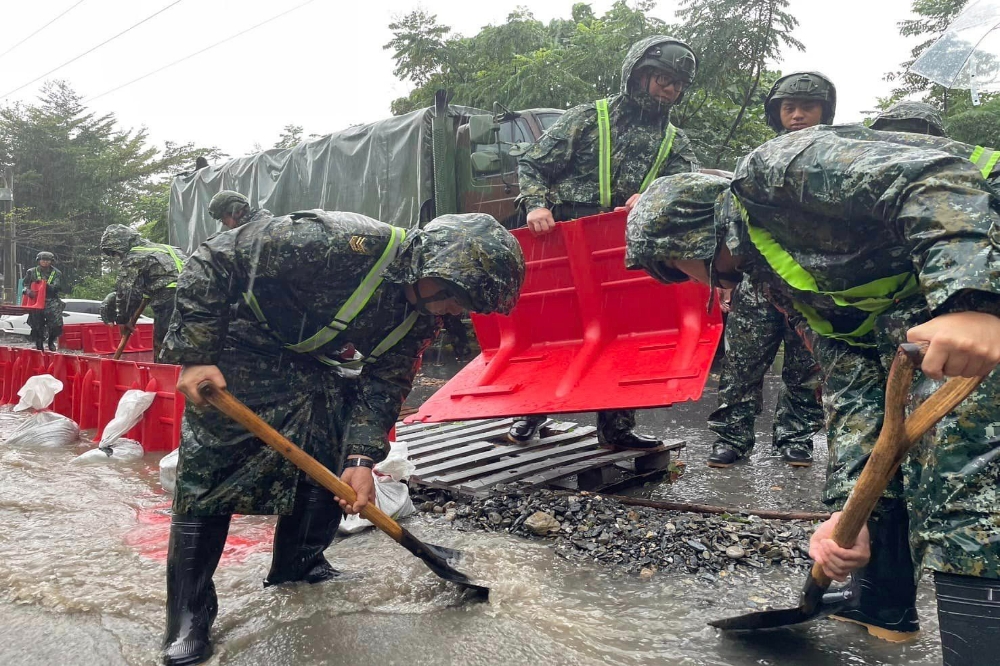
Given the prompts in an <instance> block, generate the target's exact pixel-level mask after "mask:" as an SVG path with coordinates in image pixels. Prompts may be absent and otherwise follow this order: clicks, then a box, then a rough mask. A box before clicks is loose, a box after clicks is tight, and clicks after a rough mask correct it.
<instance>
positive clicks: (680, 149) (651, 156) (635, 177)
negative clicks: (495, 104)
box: [517, 35, 698, 214]
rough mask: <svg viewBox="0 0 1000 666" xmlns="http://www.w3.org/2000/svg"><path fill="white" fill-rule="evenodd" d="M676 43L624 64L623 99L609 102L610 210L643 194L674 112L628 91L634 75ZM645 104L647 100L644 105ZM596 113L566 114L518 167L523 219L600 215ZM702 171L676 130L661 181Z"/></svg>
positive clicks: (638, 48)
mask: <svg viewBox="0 0 1000 666" xmlns="http://www.w3.org/2000/svg"><path fill="white" fill-rule="evenodd" d="M672 39H673V38H668V37H664V36H662V35H657V36H653V37H648V38H646V39H644V40H642V41H640V42H638V43H636V44H635V45H634V46H633V47H632V48H631V49H629V51H628V54H627V55H626V56H625V62H624V63H623V64H622V84H621V93H620V94H618V95H614V96H612V97H611V98H609V102H608V115H609V119H610V125H611V205H612V207H615V206H623V205H624V204H625V202H626V201H627V200H628V198H629V197H630V196H632V195H633V194H635V193H636V192H638V191H639V188H640V186H641V185H642V182H643V180H644V179H645V178H646V174H647V173H649V170H650V168H651V167H652V166H653V163H654V162H655V161H656V156H657V153H658V151H659V149H660V144H661V142H662V141H663V138H664V135H665V133H666V131H667V128H668V125H669V123H670V107H665V106H659V105H656V104H650V103H649V102H650V101H652V100H651V99H650V98H649V96H648V95H647V94H645V93H633V92H631V91H630V90H629V79H630V78H631V76H632V70H633V69H634V68H635V66H636V65H637V64H638V63H639V61H640V60H641V59H642V57H643V54H644V53H645V52H646V51H647V50H648V49H649V48H650V47H652V46H655V45H656V44H659V43H660V42H664V41H670V40H672ZM642 98H644V99H642ZM598 139H599V133H598V129H597V108H596V107H595V105H594V104H593V103H590V104H581V105H579V106H575V107H573V108H572V109H570V110H568V111H567V112H566V113H564V114H563V115H562V116H561V117H560V118H559V120H557V121H556V122H555V123H554V124H553V125H552V126H551V127H550V128H549V129H548V131H547V132H545V134H544V135H543V136H542V137H541V138H540V139H539V140H538V142H537V143H535V144H534V145H533V146H532V147H531V148H530V149H528V151H527V152H526V153H525V154H524V155H523V156H522V157H521V159H520V160H519V162H518V185H519V187H520V190H521V192H520V194H519V195H518V199H517V201H518V204H519V205H520V206H523V208H524V211H525V213H530V212H531V211H533V210H535V209H536V208H550V209H555V208H557V207H559V206H570V207H573V205H574V204H575V205H576V206H575V207H577V208H579V209H580V211H581V213H580V214H590V213H596V212H598V211H599V209H600V200H601V197H600V184H599V182H600V181H599V172H598V158H599V152H598ZM697 169H698V159H697V158H696V157H695V155H694V152H693V150H692V149H691V142H690V140H689V139H688V138H687V136H686V135H685V134H684V132H683V131H681V130H677V134H676V136H675V137H674V140H673V144H672V147H671V150H670V154H669V156H668V157H667V159H666V161H664V163H663V165H662V166H661V167H660V170H659V173H658V174H656V175H658V176H667V175H671V174H675V173H686V172H690V171H696V170H697Z"/></svg>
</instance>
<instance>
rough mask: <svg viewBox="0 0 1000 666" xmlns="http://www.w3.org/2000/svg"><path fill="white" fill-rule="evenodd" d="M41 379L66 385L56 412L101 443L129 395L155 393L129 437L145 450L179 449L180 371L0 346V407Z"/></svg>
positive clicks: (163, 367) (57, 395)
mask: <svg viewBox="0 0 1000 666" xmlns="http://www.w3.org/2000/svg"><path fill="white" fill-rule="evenodd" d="M41 374H50V375H52V376H53V377H55V378H56V379H58V380H60V381H61V382H62V383H63V390H62V391H61V392H59V393H58V394H56V398H55V401H54V402H53V404H52V409H53V411H55V412H57V413H59V414H63V415H64V416H68V417H70V418H71V419H73V420H74V421H76V423H77V424H78V425H79V426H80V428H81V429H83V430H90V429H96V431H97V432H96V435H95V437H96V438H100V435H101V433H102V432H103V431H104V428H105V426H107V424H108V422H109V421H111V419H112V418H114V415H115V412H116V411H117V409H118V402H119V401H120V400H121V397H122V395H123V394H124V393H125V391H128V390H130V389H139V390H143V391H152V392H155V393H156V397H155V398H154V399H153V404H152V405H150V407H149V409H147V410H146V413H145V414H143V418H142V420H141V421H140V422H139V423H138V425H136V427H135V428H133V429H132V430H130V431H129V432H128V434H127V436H128V437H131V438H132V439H136V440H138V441H139V442H140V443H141V444H142V446H143V448H144V449H145V450H146V451H172V450H173V449H176V448H177V446H178V445H179V444H180V428H181V417H182V415H183V413H184V397H183V396H182V395H180V394H179V393H177V392H176V391H175V390H174V386H175V385H176V384H177V377H178V375H179V374H180V366H176V365H165V364H159V363H137V362H135V361H115V360H112V359H109V358H100V357H95V356H74V355H70V354H58V353H49V352H41V351H37V350H34V349H27V348H24V347H0V404H11V403H16V402H17V401H18V396H17V391H18V390H19V389H20V388H21V387H22V386H23V385H24V383H25V382H26V381H27V380H28V378H29V377H33V376H35V375H41Z"/></svg>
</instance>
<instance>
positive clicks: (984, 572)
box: [804, 299, 1000, 578]
mask: <svg viewBox="0 0 1000 666" xmlns="http://www.w3.org/2000/svg"><path fill="white" fill-rule="evenodd" d="M910 300H920V302H919V303H907V302H904V303H902V304H900V305H897V306H896V307H895V308H894V309H893V310H890V311H889V312H887V313H885V314H884V315H882V316H881V317H879V318H878V319H877V320H876V323H875V331H874V335H875V339H876V341H877V343H878V347H877V348H875V349H864V348H858V347H852V346H850V345H847V344H845V343H843V342H838V341H836V340H830V339H829V338H822V337H819V336H817V335H815V334H814V333H812V332H810V331H808V329H804V330H805V331H806V337H807V339H808V340H809V342H810V346H811V347H812V348H813V351H814V353H815V355H816V358H817V359H818V360H819V362H820V364H821V366H822V368H823V375H824V377H825V381H824V393H823V402H824V409H825V411H826V414H827V438H828V442H829V447H830V455H829V463H828V465H829V466H828V469H827V485H826V490H825V493H824V501H825V502H826V503H827V504H828V505H830V506H831V507H832V508H833V509H835V510H836V509H840V508H842V507H843V505H844V502H846V500H847V496H848V495H849V494H850V491H851V489H852V488H853V487H854V483H855V482H856V481H857V478H858V476H859V475H860V473H861V470H862V469H863V468H864V465H865V462H866V461H867V460H868V454H869V453H870V452H871V449H872V447H873V446H874V445H875V441H876V439H877V438H878V433H879V431H880V430H881V428H882V418H883V413H884V401H885V382H886V377H887V375H888V369H889V366H890V364H891V363H892V357H893V355H894V354H895V350H896V347H897V346H898V345H899V344H900V343H901V342H905V341H906V331H907V330H908V329H909V328H911V327H913V326H916V325H917V324H920V323H923V322H924V321H926V320H927V319H928V318H929V316H928V314H927V311H926V305H925V304H924V303H923V301H922V299H910ZM940 385H941V382H937V381H933V380H931V379H928V378H926V377H924V376H923V375H922V374H921V373H919V372H918V373H917V376H916V378H914V382H913V386H912V388H911V391H910V395H911V398H910V405H909V406H908V411H912V409H913V408H915V407H917V406H918V405H919V404H920V403H921V402H922V401H923V400H925V399H926V398H927V397H928V396H929V395H930V394H931V393H933V391H934V390H935V389H936V388H937V387H939V386H940ZM998 482H1000V371H996V370H995V371H994V372H993V373H992V374H991V375H989V376H988V377H987V378H986V379H985V380H984V381H983V383H982V384H981V385H980V387H979V388H978V389H977V390H976V391H975V392H973V393H972V395H971V396H969V398H967V399H966V400H965V402H963V403H962V404H961V405H959V406H958V407H956V408H955V409H954V410H953V411H952V412H951V413H950V414H949V415H948V416H946V417H944V418H943V419H942V420H941V421H940V422H939V423H938V425H937V426H936V427H935V428H933V429H932V430H930V431H929V432H928V433H927V434H926V435H925V436H924V437H923V439H921V441H920V442H918V443H917V444H916V446H914V448H913V449H912V450H911V451H910V453H909V454H908V455H907V457H906V458H905V459H904V460H903V464H902V465H901V467H900V473H899V474H897V478H896V479H895V480H894V481H893V483H892V484H891V485H890V487H889V489H888V490H887V491H886V493H885V495H884V497H885V498H886V499H887V500H889V501H891V500H892V499H894V498H901V499H903V500H905V502H906V506H907V510H908V513H909V518H910V548H911V550H912V552H913V561H914V562H915V563H918V564H920V565H922V566H924V567H927V568H930V569H933V570H934V571H940V572H943V573H952V574H959V575H965V576H979V577H985V578H1000V497H998V494H997V486H998ZM882 509H883V507H881V506H880V507H877V508H876V511H881V510H882ZM917 571H918V572H919V571H920V568H919V567H918V568H917Z"/></svg>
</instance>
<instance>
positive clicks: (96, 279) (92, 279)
mask: <svg viewBox="0 0 1000 666" xmlns="http://www.w3.org/2000/svg"><path fill="white" fill-rule="evenodd" d="M114 290H115V274H114V273H101V274H99V275H96V276H95V275H88V276H87V277H85V278H83V279H82V280H80V281H79V282H78V283H76V285H75V286H74V287H73V291H72V292H70V297H71V298H89V299H91V300H94V301H103V300H104V297H105V296H107V295H108V294H110V293H111V292H112V291H114Z"/></svg>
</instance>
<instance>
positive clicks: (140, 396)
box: [100, 389, 156, 449]
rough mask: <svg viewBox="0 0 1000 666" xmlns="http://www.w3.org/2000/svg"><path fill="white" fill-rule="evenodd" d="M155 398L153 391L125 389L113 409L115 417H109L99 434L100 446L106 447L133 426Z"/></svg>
mask: <svg viewBox="0 0 1000 666" xmlns="http://www.w3.org/2000/svg"><path fill="white" fill-rule="evenodd" d="M155 399H156V393H154V392H153V391H139V390H138V389H130V390H128V391H125V394H124V395H123V396H122V398H121V400H119V401H118V407H117V408H116V409H115V418H113V419H111V421H110V422H109V423H108V425H106V426H105V427H104V432H103V433H102V434H101V445H100V446H101V448H102V449H105V448H108V447H109V446H111V445H112V444H114V443H115V440H116V439H118V438H119V437H121V436H122V435H124V434H125V433H127V432H128V431H129V430H131V429H132V428H134V427H135V424H136V423H138V422H139V420H140V419H142V415H143V414H144V413H145V412H146V410H147V409H149V406H150V405H152V404H153V400H155Z"/></svg>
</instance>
